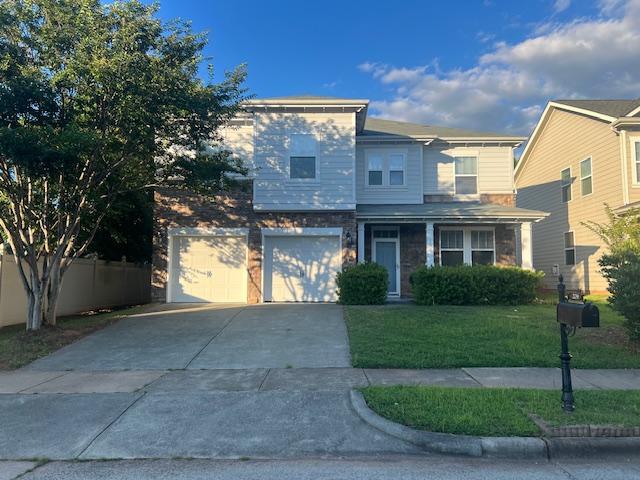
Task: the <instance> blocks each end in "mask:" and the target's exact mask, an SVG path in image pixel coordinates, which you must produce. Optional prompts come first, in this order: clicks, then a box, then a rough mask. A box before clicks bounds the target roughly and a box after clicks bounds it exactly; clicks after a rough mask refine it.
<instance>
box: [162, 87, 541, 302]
mask: <svg viewBox="0 0 640 480" xmlns="http://www.w3.org/2000/svg"><path fill="white" fill-rule="evenodd" d="M368 103H369V102H368V100H360V99H343V98H331V97H314V96H298V97H283V98H267V99H257V100H251V101H248V102H246V104H245V105H244V111H245V112H244V115H243V116H241V117H239V118H237V119H236V120H235V121H234V122H233V125H232V126H230V127H229V128H228V129H227V130H226V131H225V132H224V133H225V135H224V136H225V145H226V147H227V148H229V149H230V150H231V151H233V152H234V153H235V154H236V155H237V156H238V157H240V158H242V159H243V161H244V162H246V163H245V164H246V166H247V167H248V169H249V170H250V174H249V175H248V177H247V178H246V179H245V180H246V185H245V188H244V189H243V190H239V191H236V192H229V193H224V194H220V195H218V196H216V197H215V198H213V199H211V198H205V197H202V196H198V195H191V194H188V193H185V192H181V191H175V190H174V191H171V190H167V189H163V190H159V191H157V192H156V204H155V222H156V223H155V234H154V257H153V268H154V275H153V292H154V297H155V299H157V300H166V301H168V302H248V303H256V302H270V301H335V300H336V285H335V277H336V273H337V272H339V271H340V270H341V269H342V268H343V267H344V266H346V265H349V264H352V263H355V262H356V261H358V262H363V261H375V262H378V263H381V264H383V265H385V266H386V267H387V269H388V271H389V292H388V293H389V295H390V296H407V295H410V282H409V277H410V275H411V273H412V272H413V271H415V269H416V268H418V267H419V266H421V265H435V264H446V265H455V264H462V263H466V264H501V265H514V264H515V263H516V247H517V245H516V235H519V238H520V239H521V244H522V249H523V250H524V252H525V254H524V256H523V260H522V264H523V266H524V267H529V268H530V267H531V241H530V240H531V239H530V237H531V235H530V233H531V224H532V223H533V222H536V221H538V220H540V219H541V218H543V217H544V215H545V214H544V213H542V212H539V211H532V210H526V209H522V208H516V206H515V202H514V184H513V164H514V161H513V150H514V148H515V147H517V146H519V145H520V144H521V143H522V142H523V141H524V140H525V139H524V138H521V137H514V136H510V135H501V134H495V133H486V132H473V131H469V130H462V129H457V128H447V127H436V126H431V125H417V124H412V123H403V122H395V121H390V120H382V119H377V118H369V117H368V116H367V107H368ZM527 252H528V254H527Z"/></svg>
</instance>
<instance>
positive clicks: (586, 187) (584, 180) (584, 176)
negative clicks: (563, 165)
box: [580, 157, 593, 197]
mask: <svg viewBox="0 0 640 480" xmlns="http://www.w3.org/2000/svg"><path fill="white" fill-rule="evenodd" d="M580 193H581V194H582V196H583V197H584V196H586V195H591V193H593V177H592V175H591V157H589V158H585V159H584V160H582V161H581V162H580Z"/></svg>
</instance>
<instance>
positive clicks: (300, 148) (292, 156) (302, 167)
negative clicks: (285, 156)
mask: <svg viewBox="0 0 640 480" xmlns="http://www.w3.org/2000/svg"><path fill="white" fill-rule="evenodd" d="M317 173H318V172H317V163H316V139H315V137H314V136H313V135H311V134H293V135H291V137H290V145H289V178H290V179H292V180H315V179H316V177H317Z"/></svg>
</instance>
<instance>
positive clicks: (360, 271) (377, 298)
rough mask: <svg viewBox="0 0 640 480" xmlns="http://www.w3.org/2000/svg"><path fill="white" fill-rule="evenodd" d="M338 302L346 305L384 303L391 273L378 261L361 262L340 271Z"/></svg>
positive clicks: (338, 277) (337, 278)
mask: <svg viewBox="0 0 640 480" xmlns="http://www.w3.org/2000/svg"><path fill="white" fill-rule="evenodd" d="M336 283H337V285H338V302H340V303H342V304H344V305H382V304H383V303H384V302H385V300H386V299H387V289H388V287H389V275H388V273H387V269H386V268H385V267H383V266H382V265H378V264H377V263H359V264H358V265H354V266H351V267H347V268H345V269H344V271H342V272H338V276H337V277H336Z"/></svg>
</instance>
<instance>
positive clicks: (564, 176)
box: [560, 168, 571, 203]
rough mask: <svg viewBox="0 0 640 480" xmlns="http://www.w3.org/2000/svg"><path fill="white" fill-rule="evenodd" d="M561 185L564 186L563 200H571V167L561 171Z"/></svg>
mask: <svg viewBox="0 0 640 480" xmlns="http://www.w3.org/2000/svg"><path fill="white" fill-rule="evenodd" d="M560 185H561V188H562V202H563V203H567V202H569V201H571V168H565V169H564V170H562V172H560Z"/></svg>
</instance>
